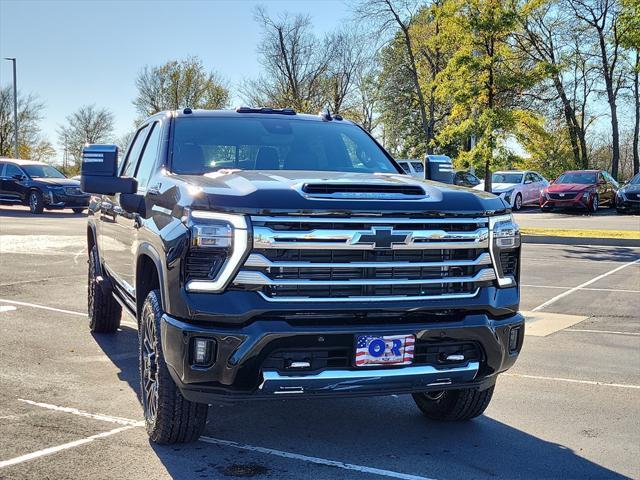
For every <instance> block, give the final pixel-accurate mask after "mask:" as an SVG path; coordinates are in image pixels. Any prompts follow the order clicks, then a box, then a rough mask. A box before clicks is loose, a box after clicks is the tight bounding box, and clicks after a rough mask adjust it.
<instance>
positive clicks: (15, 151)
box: [4, 57, 20, 158]
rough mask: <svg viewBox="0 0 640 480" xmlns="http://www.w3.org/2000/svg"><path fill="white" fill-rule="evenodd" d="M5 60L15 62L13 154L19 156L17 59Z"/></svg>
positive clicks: (9, 58)
mask: <svg viewBox="0 0 640 480" xmlns="http://www.w3.org/2000/svg"><path fill="white" fill-rule="evenodd" d="M4 59H5V60H10V61H11V62H13V154H14V155H15V158H20V157H19V156H18V84H17V83H16V59H15V57H13V58H11V57H5V58H4Z"/></svg>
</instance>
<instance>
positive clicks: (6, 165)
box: [4, 162, 31, 180]
mask: <svg viewBox="0 0 640 480" xmlns="http://www.w3.org/2000/svg"><path fill="white" fill-rule="evenodd" d="M10 165H11V166H12V167H16V168H17V169H18V170H19V171H20V173H21V174H22V175H23V176H25V177H27V178H28V179H29V180H31V175H29V174H28V173H27V172H25V171H24V169H23V168H22V167H20V165H18V164H17V163H11V162H7V163H5V167H4V171H5V172H6V170H7V168H9V166H10ZM6 178H7V179H11V180H13V179H14V178H13V177H9V176H7V177H6Z"/></svg>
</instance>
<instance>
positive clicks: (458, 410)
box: [413, 386, 495, 422]
mask: <svg viewBox="0 0 640 480" xmlns="http://www.w3.org/2000/svg"><path fill="white" fill-rule="evenodd" d="M494 387H495V386H491V387H490V388H487V389H486V390H483V391H479V390H477V389H473V388H463V389H460V390H442V391H439V392H428V393H414V394H413V400H414V401H415V402H416V405H418V408H419V409H420V410H422V413H424V414H425V416H426V417H428V418H430V419H431V420H441V421H446V422H455V421H461V420H470V419H472V418H475V417H477V416H479V415H482V413H483V412H484V411H485V410H486V408H487V407H488V406H489V402H491V397H492V396H493V389H494Z"/></svg>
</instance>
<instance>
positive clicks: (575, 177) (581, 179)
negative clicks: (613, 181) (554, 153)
mask: <svg viewBox="0 0 640 480" xmlns="http://www.w3.org/2000/svg"><path fill="white" fill-rule="evenodd" d="M556 183H579V184H581V185H592V184H594V183H596V174H595V173H593V172H568V173H563V174H562V175H560V176H559V177H558V179H557V180H556Z"/></svg>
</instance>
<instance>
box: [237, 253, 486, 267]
mask: <svg viewBox="0 0 640 480" xmlns="http://www.w3.org/2000/svg"><path fill="white" fill-rule="evenodd" d="M490 264H491V256H490V255H489V254H488V253H481V254H480V255H479V256H478V258H476V259H475V260H447V261H445V262H347V263H326V262H277V261H272V260H269V259H268V258H266V257H265V256H264V255H261V254H259V253H252V254H251V255H249V258H247V261H246V262H245V263H244V266H245V267H256V268H419V267H425V268H430V267H432V268H438V267H470V266H476V265H490Z"/></svg>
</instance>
